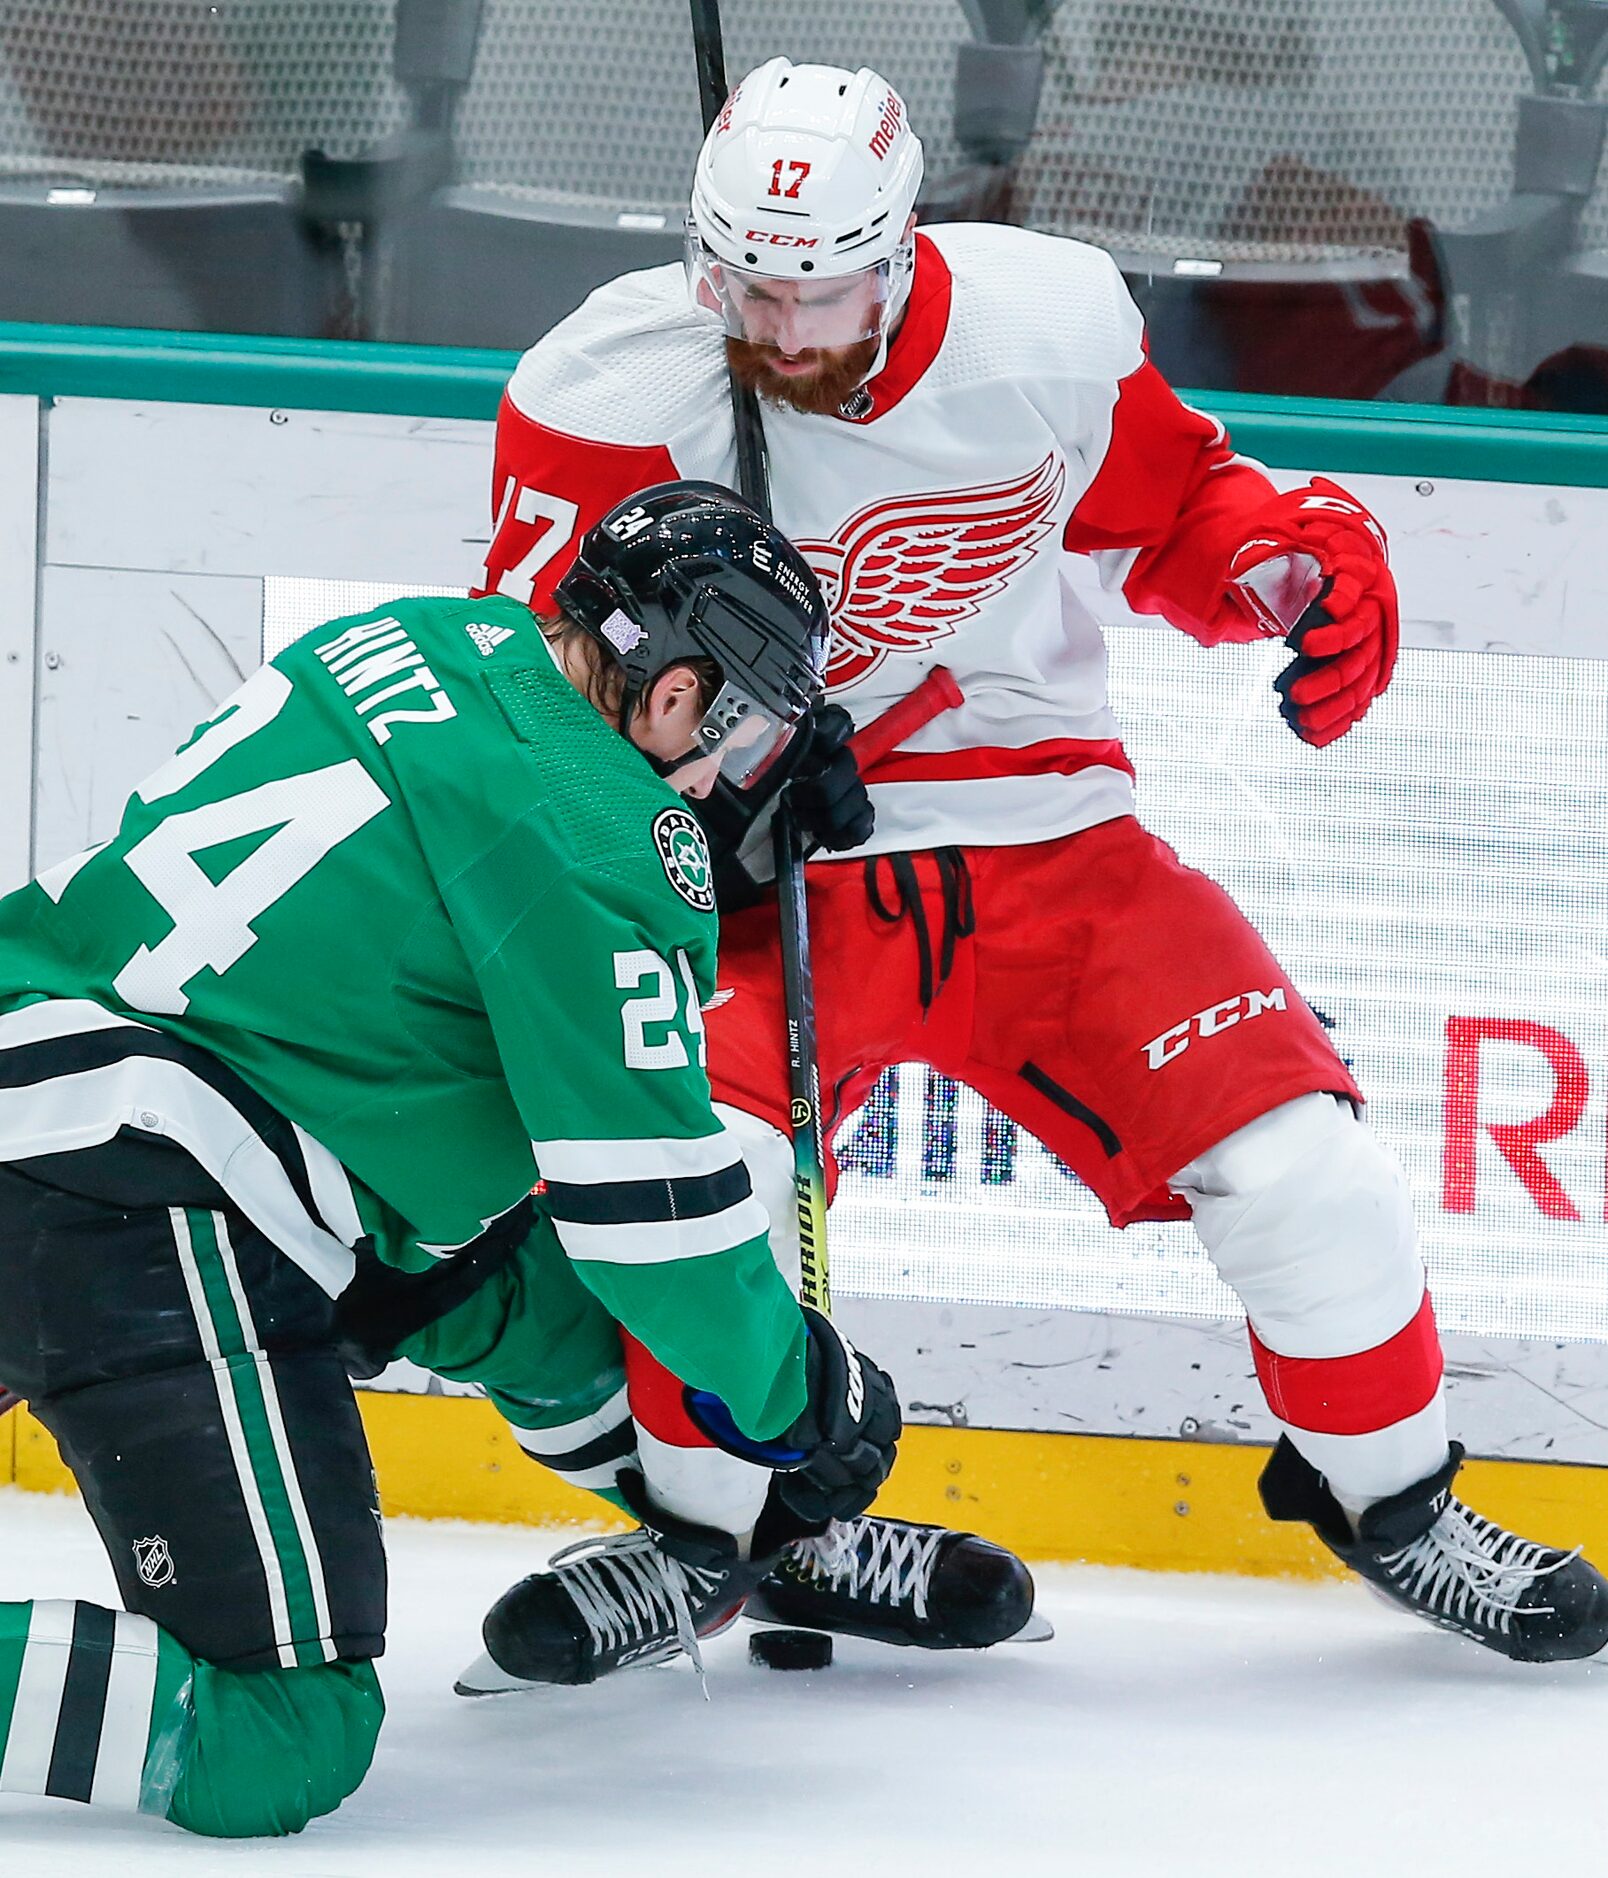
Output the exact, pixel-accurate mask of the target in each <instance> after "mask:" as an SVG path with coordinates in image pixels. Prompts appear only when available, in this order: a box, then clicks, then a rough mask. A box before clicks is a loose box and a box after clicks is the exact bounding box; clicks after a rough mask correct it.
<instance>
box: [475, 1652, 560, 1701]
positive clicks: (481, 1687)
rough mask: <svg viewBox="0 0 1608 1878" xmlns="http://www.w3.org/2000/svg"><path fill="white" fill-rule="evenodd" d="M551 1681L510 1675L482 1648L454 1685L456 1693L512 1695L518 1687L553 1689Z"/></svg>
mask: <svg viewBox="0 0 1608 1878" xmlns="http://www.w3.org/2000/svg"><path fill="white" fill-rule="evenodd" d="M554 1686H555V1685H554V1684H553V1683H550V1682H527V1681H526V1680H525V1679H524V1677H523V1676H510V1675H509V1673H508V1671H507V1670H506V1669H499V1668H498V1667H497V1665H496V1664H495V1663H494V1662H493V1661H492V1660H491V1657H490V1655H489V1653H488V1652H486V1651H485V1650H482V1651H481V1653H480V1654H479V1656H477V1657H476V1658H475V1660H474V1661H473V1662H472V1663H471V1664H470V1665H469V1667H468V1668H467V1669H466V1670H465V1671H464V1672H463V1674H462V1675H461V1676H460V1677H459V1678H458V1680H457V1681H456V1682H455V1683H454V1684H453V1685H452V1693H453V1694H454V1695H511V1694H512V1693H513V1692H514V1691H515V1690H516V1689H551V1688H553V1687H554Z"/></svg>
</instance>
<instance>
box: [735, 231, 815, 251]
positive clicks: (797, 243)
mask: <svg viewBox="0 0 1608 1878" xmlns="http://www.w3.org/2000/svg"><path fill="white" fill-rule="evenodd" d="M743 240H744V241H762V242H768V243H769V244H770V246H771V247H773V248H818V247H819V246H820V245H821V238H820V236H819V235H771V234H767V233H766V232H765V230H764V229H763V228H751V229H749V231H748V233H747V234H746V235H744V236H743Z"/></svg>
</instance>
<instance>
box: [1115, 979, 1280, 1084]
mask: <svg viewBox="0 0 1608 1878" xmlns="http://www.w3.org/2000/svg"><path fill="white" fill-rule="evenodd" d="M1284 1008H1285V1004H1284V987H1283V986H1282V985H1275V986H1274V988H1273V989H1272V990H1271V991H1242V992H1241V993H1240V994H1239V996H1238V997H1237V998H1224V999H1223V1001H1222V1003H1221V1004H1213V1005H1210V1006H1208V1008H1207V1009H1206V1010H1204V1011H1197V1012H1196V1013H1195V1015H1194V1016H1193V1017H1186V1018H1185V1019H1184V1021H1183V1022H1182V1023H1181V1024H1174V1025H1173V1027H1172V1029H1171V1030H1164V1031H1163V1032H1162V1033H1161V1035H1160V1036H1159V1037H1155V1038H1153V1039H1152V1040H1151V1041H1150V1042H1149V1043H1147V1044H1146V1045H1145V1046H1144V1052H1145V1061H1146V1062H1147V1063H1148V1064H1149V1065H1150V1067H1151V1068H1152V1069H1160V1068H1162V1067H1163V1065H1165V1064H1167V1063H1170V1062H1171V1061H1172V1060H1173V1058H1174V1057H1178V1056H1182V1055H1183V1053H1184V1052H1185V1051H1186V1050H1187V1049H1188V1048H1189V1045H1190V1041H1191V1039H1192V1038H1193V1037H1215V1036H1216V1035H1217V1033H1218V1032H1219V1031H1222V1030H1231V1029H1232V1028H1233V1027H1234V1025H1235V1024H1237V1023H1238V1022H1239V1021H1240V1019H1241V1018H1242V1017H1243V1018H1246V1019H1247V1020H1248V1019H1250V1018H1253V1017H1260V1016H1261V1015H1262V1013H1263V1012H1264V1011H1282V1010H1283V1009H1284Z"/></svg>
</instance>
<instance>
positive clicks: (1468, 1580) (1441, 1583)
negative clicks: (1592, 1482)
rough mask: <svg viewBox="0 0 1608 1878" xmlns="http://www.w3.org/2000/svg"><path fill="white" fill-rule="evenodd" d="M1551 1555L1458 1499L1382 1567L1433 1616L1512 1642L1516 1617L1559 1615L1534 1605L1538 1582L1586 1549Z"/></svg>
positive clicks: (1548, 1607)
mask: <svg viewBox="0 0 1608 1878" xmlns="http://www.w3.org/2000/svg"><path fill="white" fill-rule="evenodd" d="M1551 1552H1552V1548H1551V1547H1550V1546H1543V1545H1537V1544H1536V1543H1535V1542H1534V1541H1533V1540H1530V1539H1521V1538H1519V1537H1517V1535H1516V1534H1514V1533H1511V1532H1508V1531H1506V1530H1505V1529H1504V1528H1503V1527H1501V1526H1498V1525H1496V1524H1495V1523H1494V1522H1493V1521H1491V1520H1488V1519H1485V1518H1483V1517H1482V1516H1481V1515H1480V1514H1478V1513H1476V1512H1474V1511H1473V1510H1472V1509H1471V1508H1469V1507H1466V1506H1464V1504H1463V1503H1462V1501H1461V1500H1455V1499H1454V1500H1449V1502H1448V1504H1447V1507H1446V1511H1445V1512H1444V1513H1442V1515H1441V1516H1440V1518H1439V1519H1438V1520H1436V1522H1435V1524H1434V1525H1433V1526H1431V1527H1430V1529H1429V1531H1428V1532H1426V1533H1425V1534H1424V1535H1423V1537H1422V1538H1419V1539H1415V1540H1414V1541H1413V1542H1412V1544H1411V1545H1409V1546H1405V1547H1403V1548H1402V1550H1401V1551H1399V1552H1391V1553H1387V1554H1385V1555H1384V1556H1383V1557H1382V1558H1381V1559H1380V1560H1379V1564H1380V1567H1381V1568H1382V1569H1383V1570H1384V1571H1385V1572H1386V1573H1387V1574H1388V1575H1389V1576H1390V1578H1392V1579H1393V1580H1394V1581H1395V1582H1396V1583H1397V1584H1398V1585H1400V1586H1401V1588H1402V1589H1403V1590H1404V1591H1405V1592H1406V1593H1407V1594H1408V1595H1409V1596H1410V1597H1412V1598H1413V1599H1414V1600H1415V1601H1416V1602H1417V1603H1419V1604H1422V1605H1423V1606H1424V1607H1425V1608H1426V1609H1427V1610H1431V1611H1435V1612H1438V1613H1439V1614H1440V1615H1442V1616H1444V1617H1451V1618H1455V1619H1457V1620H1459V1621H1461V1622H1465V1623H1475V1624H1479V1625H1482V1626H1484V1627H1485V1628H1486V1629H1488V1630H1495V1631H1498V1632H1499V1633H1500V1634H1501V1635H1503V1636H1506V1635H1508V1634H1509V1632H1510V1631H1511V1630H1512V1627H1513V1620H1514V1618H1515V1617H1520V1616H1526V1617H1528V1616H1535V1617H1540V1616H1550V1615H1551V1614H1552V1609H1553V1607H1552V1606H1551V1605H1550V1604H1527V1603H1525V1601H1524V1599H1525V1596H1526V1594H1527V1593H1528V1592H1530V1591H1531V1590H1532V1589H1533V1588H1534V1586H1535V1585H1536V1583H1537V1581H1538V1580H1540V1579H1542V1578H1546V1577H1548V1576H1550V1575H1551V1574H1552V1573H1553V1572H1558V1571H1562V1570H1563V1568H1564V1566H1565V1565H1568V1564H1571V1563H1572V1562H1573V1561H1574V1560H1575V1559H1577V1558H1578V1557H1579V1556H1580V1547H1579V1546H1576V1547H1575V1549H1574V1550H1573V1551H1572V1552H1560V1553H1558V1554H1557V1555H1556V1556H1555V1557H1549V1556H1548V1555H1549V1554H1550V1553H1551ZM1543 1561H1545V1562H1543Z"/></svg>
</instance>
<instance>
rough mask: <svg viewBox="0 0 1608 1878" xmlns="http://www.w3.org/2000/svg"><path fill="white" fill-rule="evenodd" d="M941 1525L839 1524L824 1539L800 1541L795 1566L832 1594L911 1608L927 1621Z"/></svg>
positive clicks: (896, 1522) (899, 1522) (856, 1521)
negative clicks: (928, 1597)
mask: <svg viewBox="0 0 1608 1878" xmlns="http://www.w3.org/2000/svg"><path fill="white" fill-rule="evenodd" d="M943 1537H944V1529H943V1527H941V1526H911V1525H907V1524H906V1523H905V1522H904V1521H903V1520H897V1519H874V1518H871V1519H866V1518H862V1519H849V1520H834V1521H833V1522H832V1524H831V1525H830V1526H829V1527H828V1528H827V1529H826V1531H825V1533H823V1534H822V1535H821V1537H820V1538H818V1539H800V1540H799V1541H798V1543H797V1544H796V1545H795V1546H794V1548H793V1565H794V1569H795V1570H796V1571H797V1573H798V1575H799V1576H800V1577H801V1578H805V1579H809V1578H814V1579H816V1580H817V1581H819V1582H820V1583H821V1584H822V1585H823V1586H824V1588H825V1589H827V1590H829V1591H842V1592H846V1593H847V1595H848V1596H849V1597H851V1598H863V1599H865V1600H866V1602H867V1603H871V1604H890V1605H902V1604H909V1605H910V1606H911V1608H912V1609H913V1610H914V1611H915V1614H916V1616H917V1617H918V1618H921V1619H922V1620H923V1621H925V1619H926V1616H927V1593H928V1591H929V1590H930V1589H931V1587H932V1568H933V1565H934V1563H935V1562H936V1560H937V1556H938V1546H939V1542H940V1541H941V1540H942V1539H943Z"/></svg>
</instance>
